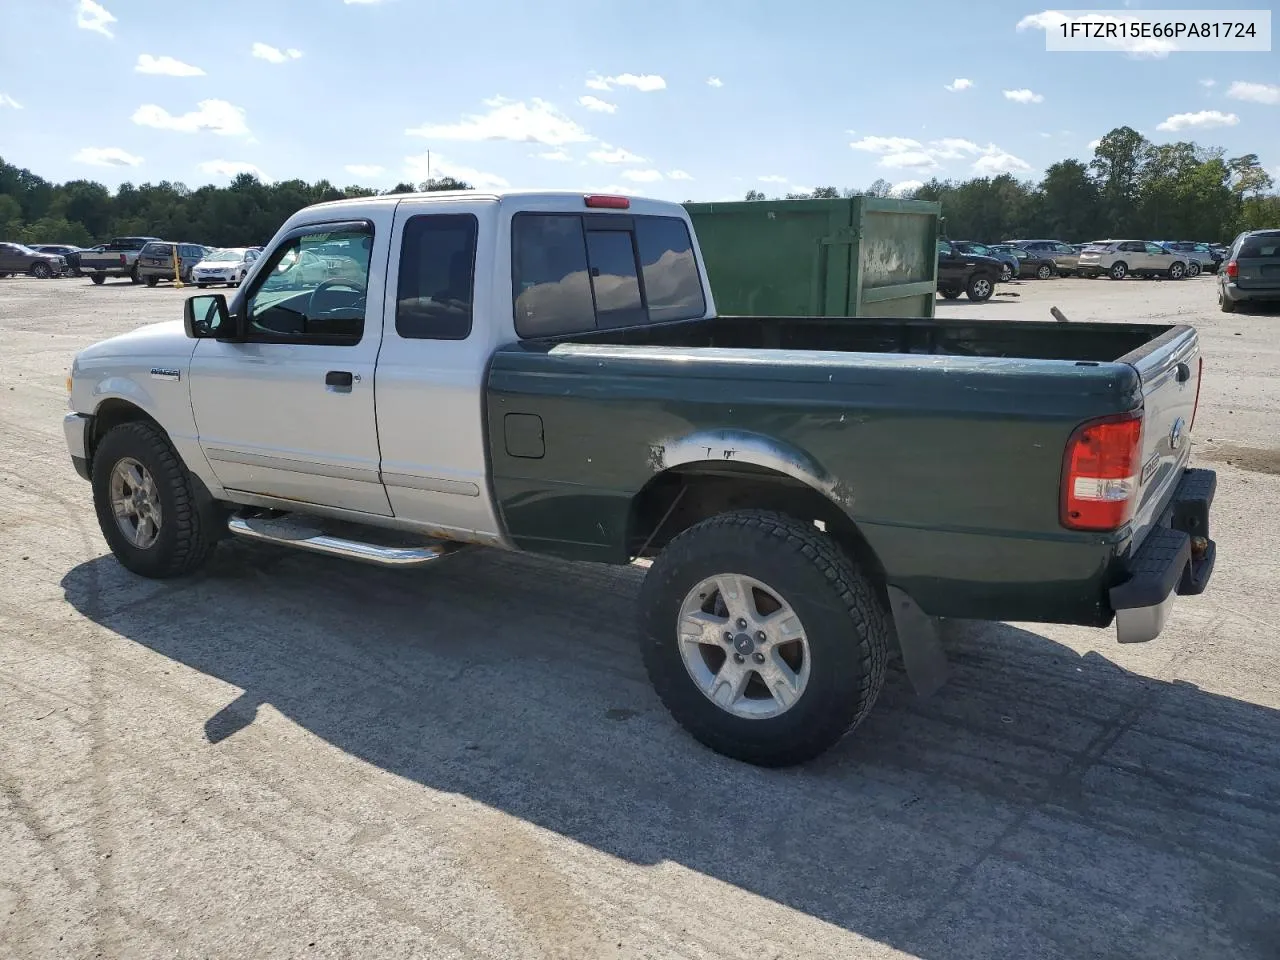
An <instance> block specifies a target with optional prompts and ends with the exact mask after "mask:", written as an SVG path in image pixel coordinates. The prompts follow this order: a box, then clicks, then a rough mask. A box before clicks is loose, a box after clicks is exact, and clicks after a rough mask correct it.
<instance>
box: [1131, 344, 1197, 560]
mask: <svg viewBox="0 0 1280 960" xmlns="http://www.w3.org/2000/svg"><path fill="white" fill-rule="evenodd" d="M1121 361H1122V362H1124V363H1128V364H1130V365H1131V366H1132V367H1133V368H1134V369H1135V370H1137V371H1138V375H1139V376H1140V377H1141V378H1142V407H1143V415H1142V455H1141V457H1140V459H1139V461H1138V463H1139V474H1138V505H1137V509H1136V510H1135V511H1134V516H1133V529H1134V543H1135V545H1136V544H1138V543H1140V542H1141V541H1142V539H1143V538H1144V537H1145V536H1146V533H1147V531H1148V530H1149V529H1150V527H1151V525H1152V524H1153V523H1154V522H1155V520H1156V518H1157V517H1158V516H1159V515H1160V511H1161V510H1162V509H1163V508H1164V505H1165V504H1166V503H1167V502H1168V500H1169V498H1170V496H1172V494H1173V491H1174V488H1175V487H1176V486H1177V483H1178V479H1179V478H1180V477H1181V476H1182V471H1183V468H1184V467H1185V466H1186V464H1187V461H1188V460H1189V459H1190V457H1191V424H1192V422H1193V420H1194V419H1195V410H1196V402H1197V400H1198V399H1199V395H1200V376H1201V362H1200V338H1199V336H1198V335H1197V334H1196V331H1195V330H1194V329H1193V328H1192V327H1187V326H1176V327H1173V328H1171V329H1170V330H1169V331H1168V332H1166V333H1165V334H1163V335H1162V336H1160V337H1159V338H1157V339H1156V340H1153V341H1152V342H1151V343H1149V344H1147V345H1146V346H1144V347H1142V348H1140V349H1138V350H1136V351H1134V352H1133V353H1132V354H1129V355H1127V356H1125V357H1122V358H1121Z"/></svg>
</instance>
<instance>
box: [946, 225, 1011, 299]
mask: <svg viewBox="0 0 1280 960" xmlns="http://www.w3.org/2000/svg"><path fill="white" fill-rule="evenodd" d="M1005 267H1006V264H1005V263H1004V262H1003V261H1001V260H997V259H996V258H995V257H985V256H979V255H978V254H975V253H966V252H965V251H964V250H963V249H962V248H961V247H959V246H957V245H956V244H955V243H953V242H952V241H950V240H939V241H938V293H940V294H942V296H944V297H946V298H947V299H948V300H954V299H956V297H958V296H960V294H962V293H963V294H966V295H968V297H969V299H970V300H976V301H978V302H979V303H981V302H982V301H984V300H990V299H991V295H992V294H993V293H995V292H996V284H997V283H999V282H1000V277H1001V275H1002V273H1003V272H1004V269H1005Z"/></svg>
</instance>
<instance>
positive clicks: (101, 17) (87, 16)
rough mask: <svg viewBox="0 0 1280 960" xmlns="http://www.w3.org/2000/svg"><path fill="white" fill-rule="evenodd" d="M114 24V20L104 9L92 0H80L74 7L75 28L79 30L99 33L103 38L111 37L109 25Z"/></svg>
mask: <svg viewBox="0 0 1280 960" xmlns="http://www.w3.org/2000/svg"><path fill="white" fill-rule="evenodd" d="M115 22H116V18H115V17H114V16H113V15H112V14H111V12H110V11H109V10H107V8H106V7H104V6H103V5H102V4H100V3H94V0H80V3H79V5H78V6H77V7H76V26H77V27H79V28H80V29H81V30H92V31H93V32H94V33H100V34H102V35H103V36H104V37H113V36H115V34H113V33H112V32H111V30H110V25H111V24H113V23H115Z"/></svg>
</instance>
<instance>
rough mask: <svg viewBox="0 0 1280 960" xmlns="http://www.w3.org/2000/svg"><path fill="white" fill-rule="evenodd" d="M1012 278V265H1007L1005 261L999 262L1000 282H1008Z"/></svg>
mask: <svg viewBox="0 0 1280 960" xmlns="http://www.w3.org/2000/svg"><path fill="white" fill-rule="evenodd" d="M1012 279H1013V267H1011V266H1009V264H1007V263H1003V264H1001V265H1000V282H1001V283H1008V282H1009V281H1010V280H1012Z"/></svg>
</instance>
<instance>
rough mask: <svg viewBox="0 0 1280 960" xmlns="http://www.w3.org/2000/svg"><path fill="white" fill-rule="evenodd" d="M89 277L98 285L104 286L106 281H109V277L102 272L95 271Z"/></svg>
mask: <svg viewBox="0 0 1280 960" xmlns="http://www.w3.org/2000/svg"><path fill="white" fill-rule="evenodd" d="M89 279H90V280H92V281H93V282H94V283H96V284H97V285H98V286H102V285H103V284H104V283H106V282H107V278H106V277H104V276H103V275H102V274H100V273H95V274H93V275H91V276H90V277H89Z"/></svg>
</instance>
